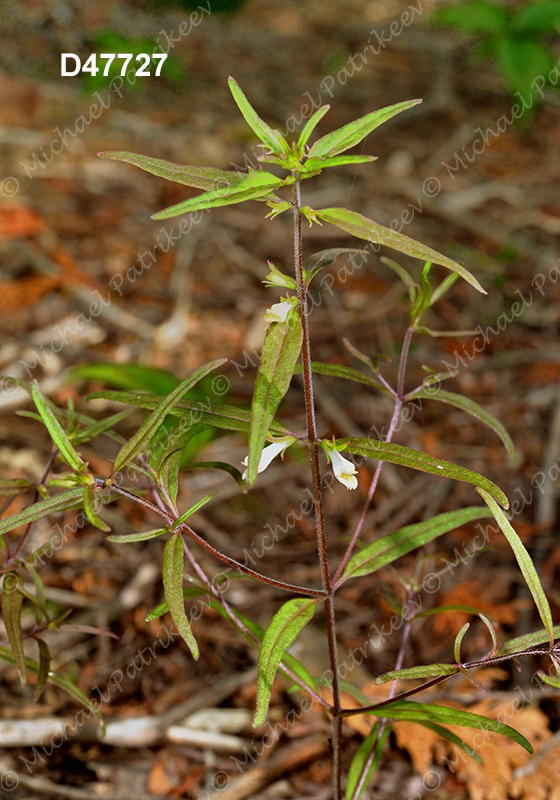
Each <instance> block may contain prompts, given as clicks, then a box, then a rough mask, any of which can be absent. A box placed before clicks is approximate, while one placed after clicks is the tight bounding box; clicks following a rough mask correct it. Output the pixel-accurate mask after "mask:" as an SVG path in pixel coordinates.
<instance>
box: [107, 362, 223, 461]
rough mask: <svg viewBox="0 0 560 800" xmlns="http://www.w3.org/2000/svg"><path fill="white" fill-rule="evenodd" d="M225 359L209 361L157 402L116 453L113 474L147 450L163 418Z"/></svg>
mask: <svg viewBox="0 0 560 800" xmlns="http://www.w3.org/2000/svg"><path fill="white" fill-rule="evenodd" d="M226 361H227V358H218V359H216V360H215V361H211V362H210V363H209V364H205V365H204V366H203V367H200V369H197V370H196V372H193V374H192V375H191V376H190V377H188V378H187V379H186V380H184V381H182V382H181V383H180V384H179V386H177V388H176V389H174V390H173V391H172V392H171V393H170V394H168V395H167V396H166V397H164V398H163V400H161V399H160V400H159V403H158V405H157V406H156V407H155V409H154V411H153V413H152V414H150V416H149V418H148V419H147V420H146V422H145V423H144V424H143V425H142V427H141V428H140V429H139V430H138V431H137V432H136V434H135V435H134V436H133V437H132V439H130V440H129V441H128V442H127V443H126V444H125V445H124V446H123V447H121V449H120V450H119V452H118V453H117V457H116V458H115V464H114V467H113V473H115V472H118V471H119V469H122V468H123V467H124V466H126V464H128V463H129V462H130V461H132V460H133V459H134V458H136V457H137V456H138V455H140V454H141V453H143V452H144V450H145V449H146V448H147V446H148V444H149V442H150V439H151V438H152V437H153V435H154V434H155V433H156V431H157V430H158V428H159V426H160V425H161V423H162V422H163V420H164V419H165V417H166V416H167V415H168V414H169V413H170V412H171V411H172V409H173V407H174V406H175V405H176V404H177V403H178V402H179V400H181V398H182V397H183V395H184V394H186V393H187V392H188V391H189V389H192V387H193V386H195V385H196V384H197V383H198V382H199V381H200V380H202V378H204V377H205V375H208V373H209V372H212V370H215V369H217V368H218V367H220V366H221V365H222V364H225V362H226Z"/></svg>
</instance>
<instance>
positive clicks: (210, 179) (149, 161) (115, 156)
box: [71, 151, 243, 374]
mask: <svg viewBox="0 0 560 800" xmlns="http://www.w3.org/2000/svg"><path fill="white" fill-rule="evenodd" d="M97 156H98V158H107V159H111V160H112V161H124V162H125V163H126V164H132V165H133V166H135V167H140V169H143V170H144V172H149V173H150V174H151V175H157V176H158V178H165V179H166V180H168V181H173V182H174V183H182V184H183V185H184V186H192V187H193V188H195V189H204V191H206V192H211V191H213V190H215V189H217V188H219V187H224V186H236V185H237V184H238V183H240V182H241V181H242V180H243V177H242V176H241V175H239V174H238V173H237V172H234V171H227V170H225V169H214V167H191V166H184V165H182V164H173V163H172V162H171V161H164V160H163V159H161V158H151V157H150V156H142V155H139V154H138V153H127V152H119V151H109V152H105V153H97ZM113 366H114V367H115V369H118V367H119V366H121V365H120V364H119V365H117V364H114V365H113ZM79 369H81V368H80V367H78V370H79ZM72 372H73V370H72ZM71 374H72V373H71Z"/></svg>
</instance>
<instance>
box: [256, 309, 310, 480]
mask: <svg viewBox="0 0 560 800" xmlns="http://www.w3.org/2000/svg"><path fill="white" fill-rule="evenodd" d="M302 341H303V331H302V326H301V319H300V316H299V314H298V312H297V310H296V309H294V310H293V311H291V312H290V313H289V315H288V317H287V319H286V321H285V322H273V323H272V324H271V325H270V326H269V328H268V330H267V332H266V336H265V339H264V343H263V346H262V354H261V362H260V364H259V369H258V372H257V378H256V381H255V390H254V393H253V402H252V404H251V425H250V428H249V459H248V464H247V480H248V483H249V486H252V485H253V484H254V482H255V480H256V478H257V470H258V465H259V460H260V457H261V452H262V449H263V447H264V443H265V441H266V436H267V433H268V429H269V428H270V426H271V424H272V421H273V419H274V415H275V414H276V411H277V410H278V406H279V405H280V401H281V400H282V398H283V397H284V395H285V394H286V392H287V391H288V388H289V386H290V381H291V380H292V375H293V374H294V369H295V365H296V361H297V359H298V356H299V354H300V351H301V343H302Z"/></svg>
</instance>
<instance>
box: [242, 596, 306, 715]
mask: <svg viewBox="0 0 560 800" xmlns="http://www.w3.org/2000/svg"><path fill="white" fill-rule="evenodd" d="M316 608H317V600H316V599H310V598H308V597H296V598H294V599H293V600H288V602H287V603H284V605H283V606H282V607H281V608H280V610H279V611H277V612H276V614H275V615H274V617H273V618H272V620H271V622H270V624H269V626H268V628H267V629H266V631H265V634H264V638H263V641H262V645H261V649H260V650H259V659H258V662H257V708H256V711H255V718H254V720H253V727H255V728H258V727H259V725H262V724H263V722H264V721H265V719H266V715H267V712H268V705H269V703H270V695H271V692H272V683H273V681H274V678H275V676H276V672H277V671H278V666H279V664H280V662H281V661H282V657H283V655H284V652H285V650H286V649H287V648H288V647H289V646H290V645H291V644H292V642H293V641H294V640H295V638H296V637H297V635H298V634H299V632H300V631H301V630H302V628H304V627H305V626H306V625H307V623H308V622H309V621H310V619H311V618H312V616H313V614H314V613H315V609H316Z"/></svg>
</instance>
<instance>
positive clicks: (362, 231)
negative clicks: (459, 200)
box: [315, 208, 487, 294]
mask: <svg viewBox="0 0 560 800" xmlns="http://www.w3.org/2000/svg"><path fill="white" fill-rule="evenodd" d="M315 214H316V216H317V217H319V219H322V220H324V221H325V222H330V223H331V225H336V226H337V227H338V228H341V229H342V230H343V231H346V233H349V234H351V235H352V236H356V237H357V238H358V239H366V240H367V241H369V242H371V243H372V244H382V245H384V246H385V247H390V248H392V249H393V250H398V251H399V252H401V253H405V254H406V255H408V256H412V258H419V259H421V260H422V261H430V262H432V263H433V264H440V265H441V266H442V267H446V268H447V269H450V270H451V271H452V272H456V273H457V274H458V275H460V276H461V277H462V278H463V279H464V280H466V281H467V283H470V284H471V286H474V288H475V289H476V290H477V291H479V292H482V294H487V292H486V290H485V289H483V288H482V286H481V285H480V283H479V282H478V281H477V279H476V278H475V277H474V275H472V273H470V272H469V271H468V269H465V267H463V266H461V264H457V262H456V261H452V260H451V259H450V258H447V256H444V255H442V254H441V253H438V252H436V250H432V249H431V247H426V245H423V244H421V243H420V242H416V241H415V240H414V239H410V238H409V237H408V236H405V235H404V234H402V233H398V232H397V231H394V230H392V229H391V228H386V227H385V226H384V225H378V224H377V222H373V220H371V219H368V218H367V217H364V216H362V214H358V213H357V212H356V211H350V210H349V209H347V208H322V209H320V210H319V211H316V212H315Z"/></svg>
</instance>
